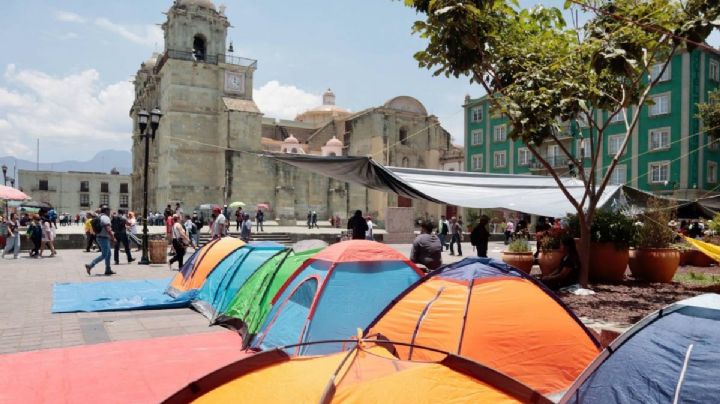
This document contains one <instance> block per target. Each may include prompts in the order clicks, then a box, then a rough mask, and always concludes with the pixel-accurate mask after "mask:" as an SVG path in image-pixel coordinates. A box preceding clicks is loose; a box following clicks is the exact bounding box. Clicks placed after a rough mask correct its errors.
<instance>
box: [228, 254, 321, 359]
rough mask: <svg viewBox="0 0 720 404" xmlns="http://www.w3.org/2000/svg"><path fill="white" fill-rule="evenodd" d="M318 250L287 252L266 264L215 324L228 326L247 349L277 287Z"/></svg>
mask: <svg viewBox="0 0 720 404" xmlns="http://www.w3.org/2000/svg"><path fill="white" fill-rule="evenodd" d="M321 250H322V249H321V248H318V249H314V250H308V251H302V252H295V251H294V250H292V249H287V250H285V251H282V252H280V253H279V254H276V255H275V256H273V257H272V258H270V259H269V260H267V261H266V262H265V263H264V264H263V265H262V266H261V267H260V268H258V270H257V271H255V273H253V274H252V275H251V276H250V278H248V280H247V281H246V282H245V284H244V285H243V286H241V287H240V289H239V290H238V292H237V293H236V294H235V297H234V298H233V300H232V301H231V302H230V304H229V305H228V307H227V309H226V310H225V311H224V312H223V313H222V314H221V315H220V316H219V317H218V318H217V319H216V321H215V322H216V323H221V324H225V325H230V326H232V327H233V328H235V329H236V330H238V331H239V332H240V335H242V337H243V345H244V346H245V347H247V346H249V344H250V341H251V340H252V339H253V338H254V336H255V334H256V333H257V331H258V329H259V328H260V325H262V323H263V321H265V318H266V317H267V314H268V312H269V311H270V308H271V307H272V304H271V302H272V299H273V298H274V297H275V295H276V294H277V292H278V291H279V290H280V287H281V286H282V285H283V284H284V283H285V282H286V281H287V279H288V278H289V277H290V275H292V274H293V272H295V270H297V269H298V268H299V267H300V265H302V264H303V263H304V262H305V260H307V259H308V258H310V257H312V256H313V255H315V254H317V253H318V252H320V251H321Z"/></svg>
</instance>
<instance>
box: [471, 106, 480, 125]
mask: <svg viewBox="0 0 720 404" xmlns="http://www.w3.org/2000/svg"><path fill="white" fill-rule="evenodd" d="M470 120H471V121H473V122H482V120H483V107H482V106H480V107H474V108H472V109H471V110H470Z"/></svg>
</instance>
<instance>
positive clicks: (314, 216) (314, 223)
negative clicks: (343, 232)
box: [310, 210, 320, 229]
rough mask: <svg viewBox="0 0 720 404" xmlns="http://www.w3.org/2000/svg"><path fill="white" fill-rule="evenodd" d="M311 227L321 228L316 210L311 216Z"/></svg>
mask: <svg viewBox="0 0 720 404" xmlns="http://www.w3.org/2000/svg"><path fill="white" fill-rule="evenodd" d="M310 228H311V229H312V228H316V229H319V228H320V226H318V223H317V212H316V211H314V210H313V211H312V216H311V217H310Z"/></svg>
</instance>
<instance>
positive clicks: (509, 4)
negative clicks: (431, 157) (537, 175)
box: [405, 0, 720, 286]
mask: <svg viewBox="0 0 720 404" xmlns="http://www.w3.org/2000/svg"><path fill="white" fill-rule="evenodd" d="M584 1H585V2H584V3H580V0H567V1H566V3H565V9H566V10H569V11H570V12H575V14H574V15H575V18H573V20H574V21H575V24H574V25H573V26H572V27H569V26H568V25H567V24H566V21H565V20H564V18H563V14H562V12H561V10H559V9H557V8H546V7H542V6H536V7H533V8H529V9H528V8H521V7H520V6H519V3H518V2H517V1H516V0H405V4H406V5H407V6H409V7H412V8H414V9H415V10H416V11H418V12H419V13H422V14H424V15H425V20H424V21H417V22H415V24H414V26H413V31H414V32H415V33H419V35H420V36H421V37H422V38H424V39H426V40H427V41H428V44H427V47H426V49H425V50H422V51H419V52H417V53H416V54H415V59H416V60H417V61H418V62H419V66H420V67H422V68H427V69H432V70H433V74H435V75H441V74H443V75H445V76H451V75H452V76H455V77H460V76H468V77H470V80H471V81H472V82H474V83H478V84H479V85H481V86H482V87H483V88H484V89H485V91H486V92H487V93H488V98H489V100H490V102H491V103H492V106H493V108H494V109H495V110H496V111H499V112H500V113H501V114H503V115H505V116H506V117H507V118H508V120H509V123H510V124H511V125H512V128H513V129H512V131H511V132H510V133H509V137H510V138H511V139H513V140H517V139H521V140H522V141H523V142H524V143H525V144H526V145H527V147H528V149H529V150H530V152H531V153H532V154H533V156H534V157H535V159H537V160H538V161H539V162H540V163H541V164H542V165H543V166H544V167H545V168H546V169H547V171H548V172H549V173H550V175H551V176H552V177H553V178H554V179H555V181H556V182H557V184H558V187H559V189H560V190H561V191H562V192H563V194H564V195H565V196H566V197H567V199H568V200H569V201H570V203H571V204H572V205H573V207H574V208H575V209H576V211H577V215H578V218H579V221H580V230H581V237H580V238H581V249H580V252H581V262H582V271H581V275H580V283H581V284H582V285H583V286H587V281H588V267H589V250H590V224H591V222H592V219H593V217H594V215H595V212H596V210H597V206H598V202H599V201H600V199H601V196H602V194H603V191H604V190H605V188H606V186H607V184H608V182H609V180H610V178H611V174H612V171H613V169H614V168H615V166H616V165H617V162H618V160H619V158H620V156H621V155H622V153H623V152H624V150H625V148H626V146H627V144H628V141H629V140H630V138H631V136H632V133H633V130H634V129H635V127H636V126H637V122H638V118H639V114H640V110H641V108H638V107H635V108H631V110H632V113H628V112H629V108H630V107H632V106H642V105H645V104H648V103H651V102H650V100H648V95H649V92H650V90H651V89H652V87H653V86H654V85H655V84H656V83H657V81H658V80H659V78H660V77H661V76H662V74H663V73H664V71H665V69H666V68H667V66H668V64H669V62H670V60H671V58H672V57H673V56H674V55H675V54H676V53H677V52H679V51H691V50H693V49H694V48H695V47H697V46H705V45H704V44H703V41H704V40H705V38H706V37H707V36H708V35H709V34H710V33H711V32H712V30H713V29H714V28H716V27H717V26H718V24H719V23H720V20H718V16H719V15H720V5H718V2H716V1H711V0H705V1H704V0H685V1H668V0H584ZM579 10H581V11H583V13H584V15H585V14H586V15H588V16H589V19H588V20H587V21H586V22H585V23H584V24H582V25H580V24H579V23H578V18H577V15H578V11H579ZM597 111H607V117H606V118H601V117H602V116H603V115H602V114H598V113H596V112H597ZM617 114H622V117H623V120H624V123H625V129H626V131H627V132H626V135H625V137H624V138H623V141H622V144H621V146H620V149H619V150H618V152H617V153H616V154H615V156H614V157H613V159H612V163H611V164H610V165H609V167H607V171H605V172H603V167H601V166H600V161H601V160H600V159H599V155H600V148H599V147H597V146H596V145H597V144H602V141H603V137H604V132H605V128H606V127H607V126H608V124H609V122H610V121H611V120H612V119H613V117H615V115H617ZM558 119H559V120H561V121H568V120H574V119H583V120H584V121H585V122H587V124H588V125H589V127H590V133H591V134H592V135H591V136H589V139H588V141H589V142H590V154H591V155H590V156H589V157H590V163H589V165H590V166H589V172H588V173H585V171H584V170H582V169H580V170H578V177H579V179H580V180H582V181H583V183H584V185H585V190H584V193H583V195H582V197H580V198H578V197H576V196H573V195H572V194H571V193H570V192H568V189H567V188H566V186H565V183H564V182H563V180H562V179H561V178H560V175H559V173H558V172H557V171H556V170H554V169H553V167H552V165H551V164H549V163H548V161H547V160H546V159H545V158H544V157H543V156H542V155H541V153H540V152H539V147H540V146H541V145H542V143H543V142H546V141H555V142H556V143H557V144H558V145H559V147H560V150H561V152H562V153H563V154H564V155H565V156H566V157H567V158H568V159H569V160H568V161H569V162H570V163H572V164H573V166H574V167H584V166H585V165H584V164H581V162H580V161H578V159H577V158H576V157H575V156H574V155H573V153H571V152H570V151H569V150H568V149H567V147H565V146H564V145H563V143H562V142H560V141H559V140H558V133H559V123H558Z"/></svg>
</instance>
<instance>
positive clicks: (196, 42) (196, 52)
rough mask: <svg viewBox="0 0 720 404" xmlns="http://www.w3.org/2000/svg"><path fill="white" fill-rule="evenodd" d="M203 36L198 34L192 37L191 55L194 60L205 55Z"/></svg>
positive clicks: (203, 58)
mask: <svg viewBox="0 0 720 404" xmlns="http://www.w3.org/2000/svg"><path fill="white" fill-rule="evenodd" d="M206 49H207V47H206V46H205V37H203V36H202V35H200V34H197V35H195V38H193V57H194V58H195V60H205V55H206V53H205V52H206Z"/></svg>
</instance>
